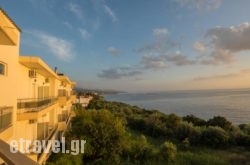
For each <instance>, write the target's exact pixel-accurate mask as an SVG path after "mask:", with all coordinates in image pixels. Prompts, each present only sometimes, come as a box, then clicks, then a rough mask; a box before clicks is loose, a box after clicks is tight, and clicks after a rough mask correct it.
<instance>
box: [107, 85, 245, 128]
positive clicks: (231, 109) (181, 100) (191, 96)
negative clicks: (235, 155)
mask: <svg viewBox="0 0 250 165" xmlns="http://www.w3.org/2000/svg"><path fill="white" fill-rule="evenodd" d="M104 98H105V99H106V100H109V101H119V102H124V103H128V104H131V105H136V106H139V107H142V108H147V109H152V110H153V109H156V110H159V111H161V112H164V113H166V114H169V113H175V114H177V115H179V116H186V115H190V114H193V115H195V116H197V117H200V118H203V119H205V120H207V119H209V118H212V117H213V116H218V115H220V116H224V117H226V118H227V120H229V121H231V122H232V123H233V124H242V123H250V89H231V90H196V91H169V92H157V93H121V94H112V95H104Z"/></svg>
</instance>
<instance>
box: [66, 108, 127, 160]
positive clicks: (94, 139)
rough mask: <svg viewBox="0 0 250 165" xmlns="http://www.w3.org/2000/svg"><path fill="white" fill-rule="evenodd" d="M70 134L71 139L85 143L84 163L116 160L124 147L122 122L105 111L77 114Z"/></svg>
mask: <svg viewBox="0 0 250 165" xmlns="http://www.w3.org/2000/svg"><path fill="white" fill-rule="evenodd" d="M70 133H71V137H75V138H77V139H79V138H80V139H84V140H86V141H87V142H86V152H85V153H86V154H84V159H85V162H87V161H88V160H91V161H97V160H113V159H116V158H117V157H119V155H120V154H121V153H122V151H123V150H124V148H125V146H126V141H125V135H126V131H125V127H124V124H123V121H122V120H120V119H118V118H116V117H115V116H113V115H112V114H111V113H110V112H109V111H107V110H91V111H82V112H81V113H80V114H79V113H78V117H76V118H75V119H73V121H72V131H71V132H70Z"/></svg>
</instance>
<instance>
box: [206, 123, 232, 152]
mask: <svg viewBox="0 0 250 165" xmlns="http://www.w3.org/2000/svg"><path fill="white" fill-rule="evenodd" d="M228 141H229V135H228V134H227V132H226V131H225V130H223V129H222V128H220V127H211V126H210V127H208V128H207V129H205V130H204V131H203V132H202V135H201V142H202V143H203V144H204V145H207V146H208V147H213V148H219V147H225V146H227V145H228Z"/></svg>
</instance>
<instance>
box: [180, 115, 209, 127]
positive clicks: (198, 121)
mask: <svg viewBox="0 0 250 165" xmlns="http://www.w3.org/2000/svg"><path fill="white" fill-rule="evenodd" d="M182 119H183V121H187V122H189V123H193V125H194V126H205V125H206V121H205V120H203V119H200V118H198V117H196V116H194V115H187V116H185V117H183V118H182Z"/></svg>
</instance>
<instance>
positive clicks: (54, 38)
mask: <svg viewBox="0 0 250 165" xmlns="http://www.w3.org/2000/svg"><path fill="white" fill-rule="evenodd" d="M0 6H1V7H2V8H3V9H4V10H5V11H6V12H7V13H8V15H9V16H10V17H11V18H13V20H14V21H15V22H16V24H17V25H19V26H20V28H21V29H22V35H21V48H20V52H21V55H35V56H40V57H41V58H42V59H43V60H44V61H45V62H47V63H48V64H49V65H50V66H51V67H52V68H53V67H55V66H57V67H58V70H59V71H60V72H63V73H65V74H67V75H70V78H71V79H73V80H74V81H76V82H77V86H78V87H83V88H99V89H116V90H125V91H163V90H186V89H218V88H249V87H250V51H249V50H250V9H249V8H250V1H249V0H71V1H69V0H21V1H20V0H18V1H12V0H0Z"/></svg>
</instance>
